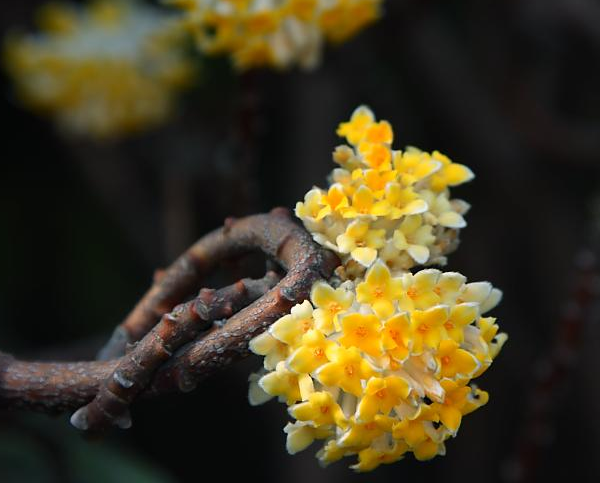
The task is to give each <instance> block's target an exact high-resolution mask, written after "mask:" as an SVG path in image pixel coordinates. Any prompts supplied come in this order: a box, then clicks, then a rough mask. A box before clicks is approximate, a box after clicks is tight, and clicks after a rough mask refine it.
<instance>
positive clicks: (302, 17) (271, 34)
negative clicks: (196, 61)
mask: <svg viewBox="0 0 600 483" xmlns="http://www.w3.org/2000/svg"><path fill="white" fill-rule="evenodd" d="M169 3H171V4H173V5H175V6H177V7H180V8H181V9H182V10H184V12H185V16H184V19H185V20H184V23H185V25H186V27H187V28H188V29H189V30H190V31H191V32H193V34H194V36H195V38H196V40H197V44H198V47H199V48H200V49H201V50H202V51H203V52H205V53H207V54H230V55H231V56H232V58H233V62H234V64H235V66H236V67H237V68H238V69H240V70H245V69H249V68H253V67H264V66H271V67H275V68H280V69H283V68H288V67H291V66H294V65H299V66H300V67H302V68H305V69H309V68H312V67H315V66H316V65H317V64H318V63H319V60H320V58H321V55H322V50H323V46H324V44H325V43H326V42H331V43H336V44H337V43H341V42H344V41H346V40H347V39H348V38H350V37H352V36H353V35H355V34H356V33H358V32H359V31H360V30H362V29H363V28H365V27H366V26H367V25H369V24H371V23H373V22H374V21H375V20H377V19H378V18H379V16H380V5H381V3H382V0H243V1H239V0H235V1H233V0H169Z"/></svg>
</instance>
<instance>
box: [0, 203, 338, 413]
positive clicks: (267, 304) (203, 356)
mask: <svg viewBox="0 0 600 483" xmlns="http://www.w3.org/2000/svg"><path fill="white" fill-rule="evenodd" d="M203 240H204V241H203ZM203 240H201V241H200V242H198V244H199V247H201V248H200V249H198V250H197V251H195V252H194V257H195V258H194V262H196V261H198V260H201V262H200V263H199V265H198V266H202V267H205V266H214V264H215V263H216V261H217V260H219V259H223V258H226V257H228V256H233V255H237V254H242V253H246V252H248V251H250V250H252V249H260V250H262V251H263V252H265V253H266V254H267V255H268V256H270V257H272V258H274V259H275V260H277V261H278V263H279V264H280V265H281V266H282V268H284V269H285V270H286V271H287V273H286V275H285V277H284V278H283V279H282V280H281V281H280V282H279V283H278V284H277V285H276V286H275V287H274V288H272V289H271V290H269V292H267V293H266V294H265V295H264V296H262V297H261V298H259V299H258V300H256V301H255V302H253V303H252V304H250V305H249V306H247V307H245V308H244V309H242V310H240V311H239V312H238V313H237V314H235V315H233V316H232V317H231V318H229V319H228V320H227V323H225V324H224V325H223V326H222V327H213V328H212V329H210V330H209V331H207V332H205V333H203V334H202V335H201V336H200V338H198V339H196V340H194V341H193V342H190V343H188V344H186V345H184V346H183V347H181V348H180V349H179V350H178V351H177V352H176V353H175V354H174V355H173V357H172V358H171V359H170V360H169V361H168V362H167V363H166V364H164V365H163V366H161V367H160V369H159V370H158V371H157V372H156V374H155V376H154V378H153V380H152V381H151V382H150V384H149V385H148V387H147V388H146V389H145V390H144V391H143V392H142V394H141V395H142V396H146V397H149V396H157V395H160V394H166V393H172V392H176V391H190V390H192V389H193V388H194V387H195V386H196V385H197V383H198V382H199V381H200V380H201V379H202V378H204V377H206V376H208V375H210V374H213V373H214V372H215V371H217V370H219V369H220V368H222V367H224V366H226V365H228V364H230V363H232V362H234V361H235V360H237V359H240V358H241V357H244V356H246V355H247V354H248V341H249V340H250V339H252V338H253V337H254V336H256V335H258V334H260V333H261V332H263V331H264V330H265V329H266V328H267V327H268V326H269V325H270V324H271V323H273V322H274V321H275V320H277V319H278V318H279V317H281V316H282V315H284V314H285V313H287V312H288V311H289V309H290V308H291V307H292V306H293V305H294V304H296V303H299V302H301V301H303V300H306V299H307V298H308V297H309V294H310V288H311V286H312V284H313V283H314V282H315V281H316V280H319V279H322V278H325V279H328V278H329V277H331V275H332V273H333V270H334V269H335V268H336V266H337V265H339V259H338V258H337V257H336V256H335V255H334V254H333V253H332V252H330V251H328V250H324V249H322V248H321V247H319V246H318V245H317V244H316V243H315V242H314V241H313V240H312V238H311V236H310V234H309V233H308V232H306V230H304V229H303V228H301V227H300V226H298V225H297V224H296V223H294V222H293V221H292V220H291V219H290V218H289V214H288V212H287V210H282V209H276V210H274V211H272V212H271V213H270V214H268V215H255V216H250V217H247V218H243V219H240V220H237V221H234V220H229V221H228V222H227V223H226V226H225V227H224V228H222V229H220V230H217V231H215V232H213V233H211V234H210V235H208V236H207V237H205V238H204V239H203ZM206 240H208V241H206ZM198 244H196V245H198ZM196 245H195V246H196ZM188 253H190V251H188ZM195 266H196V265H195ZM182 273H183V275H184V276H185V275H186V274H188V273H190V270H183V272H182ZM194 273H196V272H195V271H194ZM160 283H161V282H159V284H160ZM174 285H178V286H181V284H179V282H178V281H177V280H176V279H175V278H172V279H171V285H169V284H167V285H162V287H166V286H170V287H172V286H174ZM159 293H160V291H159V290H156V291H155V292H154V294H153V297H157V295H158V294H159ZM171 293H172V291H171ZM157 299H158V298H154V300H157ZM160 299H162V300H164V299H165V297H164V296H163V297H161V298H160ZM146 300H147V298H146ZM139 306H140V305H138V307H139ZM156 306H157V305H156ZM169 310H170V309H167V310H165V312H168V311H169ZM141 313H148V312H143V311H142V312H141ZM121 360H122V359H119V360H113V361H89V362H78V363H60V362H57V363H37V362H23V361H18V360H15V359H14V358H13V357H12V356H9V355H5V354H0V407H4V408H21V409H29V410H35V411H40V412H45V413H55V412H60V411H66V410H72V409H76V408H79V407H81V406H82V405H85V404H87V403H89V402H90V401H91V400H92V399H93V398H94V397H95V396H96V394H97V393H98V390H99V388H100V386H101V384H102V383H103V381H105V380H106V379H107V378H108V377H109V376H110V375H111V373H112V372H113V371H114V370H115V368H116V367H117V366H118V365H119V363H120V362H121Z"/></svg>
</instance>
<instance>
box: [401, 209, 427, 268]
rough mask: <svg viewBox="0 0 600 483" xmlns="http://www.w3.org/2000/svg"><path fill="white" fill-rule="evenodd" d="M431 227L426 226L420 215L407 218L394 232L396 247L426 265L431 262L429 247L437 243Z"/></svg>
mask: <svg viewBox="0 0 600 483" xmlns="http://www.w3.org/2000/svg"><path fill="white" fill-rule="evenodd" d="M431 230H432V228H431V226H430V225H424V224H423V220H422V218H421V216H420V215H414V216H407V217H406V218H405V219H404V221H403V222H402V223H401V224H400V226H399V228H398V229H397V230H396V231H394V238H393V240H394V246H395V247H396V248H397V249H398V250H401V251H402V250H405V251H406V252H407V253H408V254H409V255H410V256H411V257H412V259H413V260H414V261H415V262H417V263H419V264H421V265H422V264H424V263H426V262H427V260H429V253H430V252H429V246H431V245H432V244H433V243H434V242H435V237H434V236H433V235H432V234H431Z"/></svg>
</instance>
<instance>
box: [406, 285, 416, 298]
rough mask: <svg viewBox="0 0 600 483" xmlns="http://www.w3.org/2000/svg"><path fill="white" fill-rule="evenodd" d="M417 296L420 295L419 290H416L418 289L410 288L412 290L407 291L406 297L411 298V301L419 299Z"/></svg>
mask: <svg viewBox="0 0 600 483" xmlns="http://www.w3.org/2000/svg"><path fill="white" fill-rule="evenodd" d="M417 295H418V293H417V289H416V287H410V288H409V289H408V290H407V291H406V296H407V297H408V298H411V299H416V298H417Z"/></svg>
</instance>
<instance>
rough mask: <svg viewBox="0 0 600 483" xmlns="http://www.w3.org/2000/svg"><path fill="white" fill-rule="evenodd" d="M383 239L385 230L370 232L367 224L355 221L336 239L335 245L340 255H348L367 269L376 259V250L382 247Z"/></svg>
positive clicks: (362, 221) (359, 220)
mask: <svg viewBox="0 0 600 483" xmlns="http://www.w3.org/2000/svg"><path fill="white" fill-rule="evenodd" d="M384 237H385V230H372V229H370V226H369V223H368V222H366V221H364V220H361V219H357V220H354V221H353V222H352V223H350V224H349V225H348V228H346V231H345V232H344V233H342V234H341V235H340V236H338V237H337V239H336V243H337V247H338V250H339V252H340V253H349V254H350V256H351V257H352V259H354V260H356V261H357V262H358V263H360V264H361V265H363V266H365V267H369V266H370V265H371V264H372V263H373V262H374V261H375V258H377V250H378V249H379V248H381V247H383V245H384V243H385V238H384Z"/></svg>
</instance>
